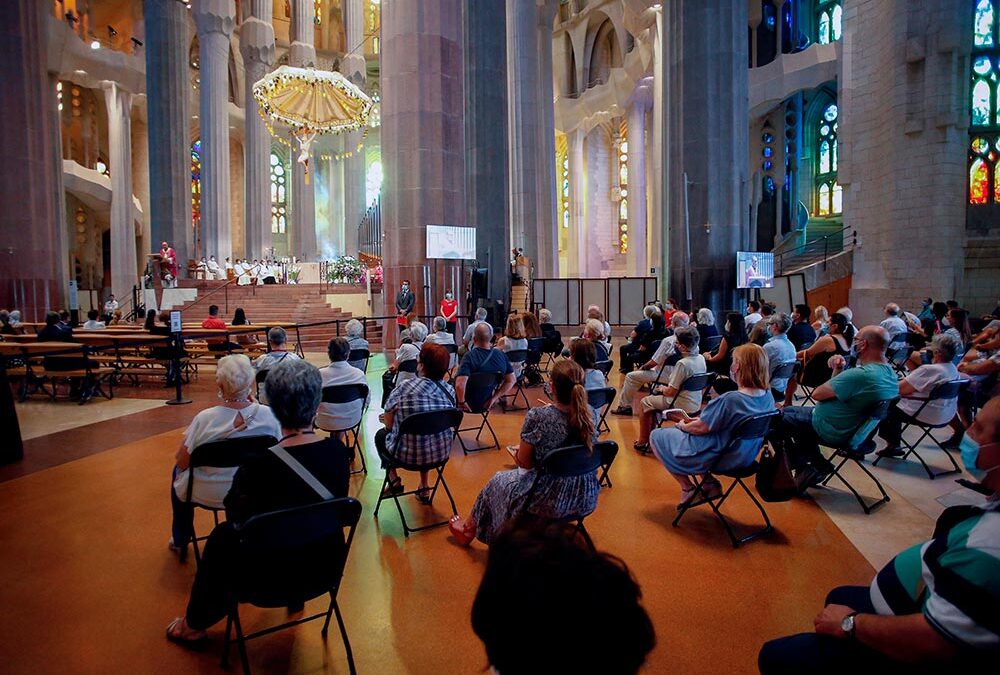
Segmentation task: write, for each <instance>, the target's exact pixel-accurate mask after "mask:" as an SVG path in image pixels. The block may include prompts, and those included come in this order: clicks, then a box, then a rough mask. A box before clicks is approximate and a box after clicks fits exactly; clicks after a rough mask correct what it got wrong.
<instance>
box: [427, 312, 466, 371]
mask: <svg viewBox="0 0 1000 675" xmlns="http://www.w3.org/2000/svg"><path fill="white" fill-rule="evenodd" d="M433 327H434V332H433V333H431V334H430V335H428V336H427V338H426V339H425V340H424V342H425V343H427V342H433V343H434V344H437V345H453V344H455V335H454V333H452V332H451V331H450V330H449V328H448V320H447V319H446V318H444V317H443V316H436V317H434V323H433ZM457 360H458V355H457V353H453V354H451V359H450V360H449V362H448V367H449V368H454V367H455V365H456V364H457V362H458V361H457Z"/></svg>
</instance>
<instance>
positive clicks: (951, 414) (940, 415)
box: [878, 333, 964, 457]
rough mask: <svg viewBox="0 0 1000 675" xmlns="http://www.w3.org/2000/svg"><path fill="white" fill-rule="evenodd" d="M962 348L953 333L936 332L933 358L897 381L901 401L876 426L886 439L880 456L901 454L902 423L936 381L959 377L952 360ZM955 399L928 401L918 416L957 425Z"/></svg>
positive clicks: (928, 420)
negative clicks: (952, 421) (953, 421)
mask: <svg viewBox="0 0 1000 675" xmlns="http://www.w3.org/2000/svg"><path fill="white" fill-rule="evenodd" d="M961 349H962V343H961V342H960V341H959V340H958V338H956V337H955V336H954V335H949V334H948V333H938V334H937V335H935V336H934V339H933V340H932V341H931V352H932V353H933V354H934V360H933V362H932V363H929V364H927V365H925V366H920V367H919V368H917V369H916V370H914V371H913V372H911V373H910V374H909V375H907V376H906V379H904V380H902V381H900V383H899V395H900V397H901V398H900V400H899V401H897V402H896V405H894V406H893V407H892V408H891V409H890V410H889V416H888V417H887V418H886V419H885V420H884V421H883V422H882V424H880V425H879V429H878V435H879V436H881V437H882V438H883V439H885V442H886V446H885V447H884V448H882V449H881V450H879V451H878V455H879V456H880V457H902V456H903V455H904V454H905V452H904V451H903V449H902V448H901V447H900V436H901V435H902V429H903V424H904V423H905V422H907V421H908V420H912V419H913V416H914V415H916V414H917V411H918V410H920V407H921V406H922V405H923V402H924V399H926V398H927V396H928V395H929V394H930V393H931V390H933V389H934V387H936V386H937V385H939V384H943V383H945V382H952V381H953V380H957V379H958V378H959V377H961V376H960V375H959V374H958V369H957V368H956V367H955V364H954V363H952V360H953V359H954V358H955V354H957V353H958V352H959V351H960V350H961ZM957 405H958V399H955V398H953V399H948V400H944V401H931V402H929V403H928V404H927V405H926V406H924V409H923V410H922V411H921V413H920V416H919V417H918V418H917V419H919V420H920V421H921V422H923V423H924V424H935V425H937V424H944V423H945V422H949V421H951V420H955V423H956V424H957V425H958V427H959V428H962V429H964V427H962V426H961V423H960V422H958V420H957V418H956V416H955V412H956V408H957Z"/></svg>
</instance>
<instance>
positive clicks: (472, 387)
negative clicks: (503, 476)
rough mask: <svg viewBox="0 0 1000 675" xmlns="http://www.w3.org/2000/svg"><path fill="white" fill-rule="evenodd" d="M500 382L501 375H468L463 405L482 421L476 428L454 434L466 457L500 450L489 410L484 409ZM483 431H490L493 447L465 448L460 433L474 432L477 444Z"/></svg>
mask: <svg viewBox="0 0 1000 675" xmlns="http://www.w3.org/2000/svg"><path fill="white" fill-rule="evenodd" d="M502 382H503V374H502V373H473V374H472V375H469V379H468V381H467V382H466V384H465V403H466V405H468V406H469V412H470V413H472V414H474V415H480V416H481V417H482V421H481V422H480V423H479V426H478V427H466V428H464V429H459V430H458V431H457V432H456V434H455V435H456V436H458V442H459V444H460V445H461V446H462V452H464V453H465V454H466V455H468V454H469V453H470V452H479V451H480V450H492V449H493V448H496V449H497V450H499V449H500V441H499V440H497V435H496V432H495V431H493V425H491V424H490V410H489V408H487V407H486V403H487V401H489V400H490V399H491V398H493V394H495V393H496V390H497V387H499V386H500V384H501V383H502ZM483 429H489V430H490V435H491V436H492V437H493V445H482V446H477V447H475V448H469V447H466V445H465V441H464V440H463V439H462V432H463V431H475V432H476V442H477V443H478V442H479V437H480V436H481V435H482V433H483Z"/></svg>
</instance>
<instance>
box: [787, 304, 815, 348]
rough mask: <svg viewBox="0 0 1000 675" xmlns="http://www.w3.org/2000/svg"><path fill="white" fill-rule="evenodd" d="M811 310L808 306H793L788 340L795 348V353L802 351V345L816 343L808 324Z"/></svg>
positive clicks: (810, 326)
mask: <svg viewBox="0 0 1000 675" xmlns="http://www.w3.org/2000/svg"><path fill="white" fill-rule="evenodd" d="M810 316H812V310H811V309H810V308H809V305H795V311H794V312H792V327H791V328H789V329H788V339H789V341H790V342H791V343H792V344H793V345H794V346H795V351H797V352H798V351H802V347H803V345H811V344H812V343H813V342H816V331H815V330H813V327H812V325H811V324H810V323H809V317H810Z"/></svg>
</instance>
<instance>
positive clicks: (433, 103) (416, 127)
mask: <svg viewBox="0 0 1000 675" xmlns="http://www.w3.org/2000/svg"><path fill="white" fill-rule="evenodd" d="M381 71H382V165H383V169H384V172H385V183H384V187H383V198H382V218H383V227H384V230H385V242H384V245H383V256H384V259H385V263H384V265H385V279H386V291H385V297H386V299H387V300H386V304H387V305H388V307H387V311H388V313H390V314H391V313H392V301H391V298H392V297H393V295H394V294H395V293H396V291H397V290H398V289H399V282H400V280H401V279H404V278H408V279H410V281H411V282H412V285H413V287H414V288H415V291H416V295H417V304H416V311H417V313H418V314H429V313H431V312H434V311H436V308H437V305H438V302H439V301H440V293H442V292H443V291H444V289H446V288H456V289H458V288H460V284H461V283H462V279H461V278H460V274H459V265H458V263H457V262H452V261H445V260H440V261H437V262H436V263H434V262H432V261H426V260H425V258H426V244H425V237H426V225H427V224H428V223H464V222H466V212H465V166H464V165H465V161H464V160H465V141H464V137H463V131H464V127H463V114H462V110H463V93H462V89H463V86H462V0H422V1H421V2H419V3H416V2H391V3H385V4H384V5H383V7H382V68H381ZM348 227H350V225H348ZM435 271H436V274H433V273H434V272H435ZM425 273H426V274H427V275H428V276H429V277H431V278H430V279H429V280H430V282H431V283H430V285H431V291H430V293H429V294H428V295H427V296H425V294H424V289H423V286H424V278H425V276H424V275H425ZM432 274H433V276H431V275H432ZM459 297H460V296H459ZM425 300H426V302H425ZM387 330H388V333H387V335H389V336H390V339H394V338H395V335H396V328H395V325H391V326H387Z"/></svg>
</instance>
